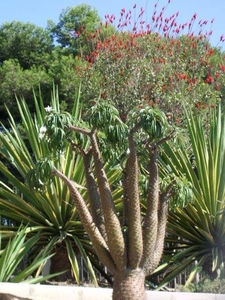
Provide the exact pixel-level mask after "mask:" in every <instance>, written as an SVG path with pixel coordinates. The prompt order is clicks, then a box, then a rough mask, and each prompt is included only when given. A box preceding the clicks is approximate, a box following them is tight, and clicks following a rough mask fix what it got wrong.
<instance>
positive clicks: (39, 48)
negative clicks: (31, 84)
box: [0, 21, 53, 69]
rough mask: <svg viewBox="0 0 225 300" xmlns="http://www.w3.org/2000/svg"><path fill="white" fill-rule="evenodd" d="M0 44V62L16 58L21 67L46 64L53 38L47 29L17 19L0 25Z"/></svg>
mask: <svg viewBox="0 0 225 300" xmlns="http://www.w3.org/2000/svg"><path fill="white" fill-rule="evenodd" d="M0 44H1V49H0V63H1V64H2V63H3V62H4V61H6V60H8V59H17V60H18V62H19V64H20V66H21V67H22V68H23V69H29V68H30V67H32V66H39V65H42V66H47V65H48V57H49V55H50V54H51V52H52V49H53V40H52V38H51V36H50V34H49V31H48V30H47V29H43V28H41V27H38V26H36V25H34V24H31V23H23V22H18V21H13V22H11V23H9V22H6V23H3V24H2V25H1V27H0Z"/></svg>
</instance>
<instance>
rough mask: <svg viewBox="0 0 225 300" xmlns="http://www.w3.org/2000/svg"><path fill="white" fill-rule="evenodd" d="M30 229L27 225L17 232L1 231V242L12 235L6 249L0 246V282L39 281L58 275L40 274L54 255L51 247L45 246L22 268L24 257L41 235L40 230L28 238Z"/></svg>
mask: <svg viewBox="0 0 225 300" xmlns="http://www.w3.org/2000/svg"><path fill="white" fill-rule="evenodd" d="M29 231H30V229H29V228H27V227H24V228H22V227H20V228H19V229H18V231H17V232H16V233H15V232H12V231H10V230H9V231H8V232H6V231H3V233H2V232H1V231H0V244H1V241H2V239H3V238H4V237H6V238H8V237H9V236H11V235H12V237H11V238H10V239H9V240H8V242H7V245H6V247H5V248H4V249H1V247H0V282H9V281H10V282H14V283H17V282H23V283H39V282H42V281H45V280H48V279H50V278H51V277H53V276H56V275H57V274H52V275H47V276H42V275H40V273H41V270H42V267H43V266H44V264H45V263H46V261H47V260H48V259H49V258H51V257H52V256H53V255H54V254H53V253H52V254H49V250H51V248H50V247H46V248H43V249H42V250H41V251H40V252H39V253H38V254H37V255H35V257H33V259H32V260H31V262H30V263H29V264H27V265H26V266H25V267H24V268H22V269H21V266H20V265H21V263H22V261H23V259H24V257H25V256H28V255H29V252H30V251H32V248H33V247H34V246H35V244H36V243H37V242H38V239H39V236H40V233H39V232H38V233H36V234H34V235H33V236H32V237H31V238H28V239H26V236H27V233H28V232H29Z"/></svg>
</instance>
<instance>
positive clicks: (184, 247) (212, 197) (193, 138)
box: [161, 107, 225, 285]
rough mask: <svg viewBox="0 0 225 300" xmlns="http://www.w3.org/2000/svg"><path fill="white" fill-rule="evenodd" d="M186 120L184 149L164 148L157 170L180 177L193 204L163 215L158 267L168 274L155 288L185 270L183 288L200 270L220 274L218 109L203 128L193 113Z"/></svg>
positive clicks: (222, 182)
mask: <svg viewBox="0 0 225 300" xmlns="http://www.w3.org/2000/svg"><path fill="white" fill-rule="evenodd" d="M187 122H188V133H189V137H190V142H191V147H190V149H189V150H188V149H187V148H186V149H185V148H184V147H183V148H182V147H181V148H179V149H174V147H173V146H171V145H170V144H167V145H166V146H165V148H164V150H165V151H164V164H163V170H164V171H165V170H166V169H167V170H168V167H169V170H170V171H171V172H173V173H175V174H177V175H179V174H185V176H186V177H187V179H188V180H189V182H190V183H191V184H192V188H193V201H192V202H190V203H189V204H188V205H187V206H186V207H183V208H181V207H180V208H177V209H176V210H175V211H172V210H171V211H170V213H169V220H168V233H169V235H168V238H167V239H166V241H167V242H168V245H170V247H167V248H166V249H165V261H166V262H165V265H164V266H165V268H167V269H168V270H167V272H168V276H166V277H165V279H164V280H163V281H162V283H161V285H164V284H166V283H168V282H169V281H170V280H172V279H173V278H174V277H175V276H176V275H178V274H179V273H180V272H182V271H184V270H185V269H186V268H189V271H190V277H189V280H188V281H187V283H186V284H188V283H189V282H191V280H192V279H193V277H194V276H195V275H196V273H198V272H201V271H203V274H204V273H206V274H207V275H209V276H212V277H215V276H223V277H224V275H225V274H224V271H225V269H224V261H225V117H224V116H222V115H221V109H220V107H218V108H217V109H216V110H215V111H213V112H211V113H210V118H209V121H208V124H207V125H206V124H205V121H202V120H201V119H200V118H198V115H197V113H194V114H188V115H187ZM190 154H191V156H190ZM190 157H191V159H190ZM168 266H169V268H168Z"/></svg>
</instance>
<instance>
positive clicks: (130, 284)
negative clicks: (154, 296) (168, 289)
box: [113, 269, 146, 300]
mask: <svg viewBox="0 0 225 300" xmlns="http://www.w3.org/2000/svg"><path fill="white" fill-rule="evenodd" d="M144 282H145V275H144V272H143V270H141V269H135V270H131V269H125V270H122V271H119V272H118V273H116V274H115V276H114V285H113V300H145V299H146V293H145V286H144Z"/></svg>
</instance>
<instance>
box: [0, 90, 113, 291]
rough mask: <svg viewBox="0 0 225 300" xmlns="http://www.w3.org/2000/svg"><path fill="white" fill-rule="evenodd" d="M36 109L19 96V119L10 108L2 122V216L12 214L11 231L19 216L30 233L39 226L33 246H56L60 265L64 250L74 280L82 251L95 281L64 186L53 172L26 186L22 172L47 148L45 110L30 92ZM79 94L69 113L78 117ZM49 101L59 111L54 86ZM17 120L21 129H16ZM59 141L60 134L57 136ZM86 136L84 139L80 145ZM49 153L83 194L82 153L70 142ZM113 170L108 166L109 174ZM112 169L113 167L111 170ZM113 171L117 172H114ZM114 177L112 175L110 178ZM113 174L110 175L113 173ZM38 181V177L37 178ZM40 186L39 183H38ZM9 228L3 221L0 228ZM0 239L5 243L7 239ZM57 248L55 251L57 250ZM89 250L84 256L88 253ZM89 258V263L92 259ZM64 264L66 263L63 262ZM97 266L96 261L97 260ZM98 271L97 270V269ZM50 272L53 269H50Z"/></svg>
mask: <svg viewBox="0 0 225 300" xmlns="http://www.w3.org/2000/svg"><path fill="white" fill-rule="evenodd" d="M34 100H35V107H36V114H35V115H34V116H33V115H32V114H31V113H30V111H29V109H28V107H27V105H26V102H25V101H24V100H21V101H17V103H18V110H19V112H20V117H21V125H18V124H16V122H15V120H14V118H13V116H12V115H11V114H10V112H9V122H10V128H7V129H6V128H5V130H4V131H3V132H1V133H0V140H1V144H2V147H1V150H0V152H1V155H2V156H3V158H4V160H5V161H6V163H3V162H1V163H0V172H1V173H2V174H3V175H4V177H5V178H6V180H4V182H3V181H1V182H0V185H1V188H0V210H1V216H2V217H4V218H6V219H9V220H12V221H13V224H14V226H10V230H11V232H12V231H13V230H14V231H15V232H16V231H17V229H18V226H19V225H20V224H21V222H22V223H23V224H24V225H27V226H28V228H30V229H31V230H30V233H29V236H31V235H32V234H33V233H34V232H35V231H36V232H37V231H38V232H40V235H39V238H38V241H37V243H35V248H36V251H37V252H39V251H40V250H41V249H42V248H43V247H44V246H48V247H51V249H52V252H56V254H55V256H54V258H55V257H57V261H56V264H58V265H60V260H61V259H62V256H60V251H61V249H62V251H63V250H65V248H66V252H67V256H68V259H69V262H70V264H71V267H72V271H73V274H74V277H75V280H76V281H77V283H79V282H80V276H79V265H78V261H77V255H78V254H79V255H81V256H82V257H83V261H84V264H85V265H86V268H87V270H88V271H89V274H90V276H91V278H92V280H93V282H94V283H95V284H96V285H97V279H96V276H95V273H94V270H93V266H92V263H94V264H95V263H96V260H95V253H94V251H93V248H92V246H91V243H90V240H89V238H88V236H87V234H86V232H85V230H84V228H83V226H82V224H81V222H80V219H79V217H78V212H77V208H76V207H75V206H74V202H73V199H72V198H71V196H70V193H69V191H68V189H67V188H66V187H65V185H63V184H62V182H61V180H59V179H58V178H57V177H54V178H52V181H51V183H49V184H47V185H44V190H43V189H39V190H36V191H34V190H31V189H30V188H29V187H28V186H27V185H26V184H25V177H26V175H27V173H29V171H30V170H31V169H33V168H34V167H35V165H36V163H37V161H39V160H40V159H42V158H43V157H46V156H47V155H48V154H49V149H48V145H47V144H46V143H45V142H43V140H42V139H41V135H42V134H43V130H44V128H43V123H44V119H45V116H46V110H48V108H47V109H45V108H44V104H43V100H42V99H41V98H40V101H38V99H37V98H36V97H35V98H34ZM78 106H79V97H78V98H77V99H76V101H75V103H74V107H73V110H72V113H71V115H70V118H71V119H74V120H75V119H77V120H78V119H79V118H80V109H79V108H78ZM51 107H52V108H53V109H54V110H55V111H57V113H59V114H60V108H59V99H58V96H57V92H56V91H55V92H53V96H52V100H51ZM21 126H22V130H21ZM57 143H58V144H59V143H60V140H57ZM86 144H87V141H85V140H84V141H83V145H84V147H86V146H85V145H86ZM51 159H53V161H54V162H55V164H56V166H57V167H58V168H60V169H61V170H62V171H63V172H64V174H65V175H66V176H68V177H69V178H71V179H72V180H74V181H76V182H77V186H78V188H79V189H81V193H83V195H84V198H85V189H84V188H83V185H84V170H83V168H82V157H81V156H80V155H79V154H76V153H75V152H74V151H72V149H71V147H70V145H67V146H65V147H64V148H63V151H55V152H51ZM111 175H112V176H113V172H112V174H111ZM114 175H115V173H114ZM114 177H116V176H114ZM114 177H113V178H114ZM113 180H114V179H113ZM40 183H41V182H40ZM40 186H41V187H43V185H42V183H41V184H40ZM8 229H9V228H8V227H7V226H6V225H4V226H2V228H1V230H2V231H7V230H8ZM3 242H5V244H6V243H7V239H4V240H3ZM57 254H59V255H58V256H57ZM88 254H89V256H88ZM91 261H92V263H91ZM63 267H64V268H65V264H64V265H63ZM96 267H98V263H96ZM100 271H102V270H101V269H100ZM53 272H54V273H55V272H56V270H55V269H53Z"/></svg>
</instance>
